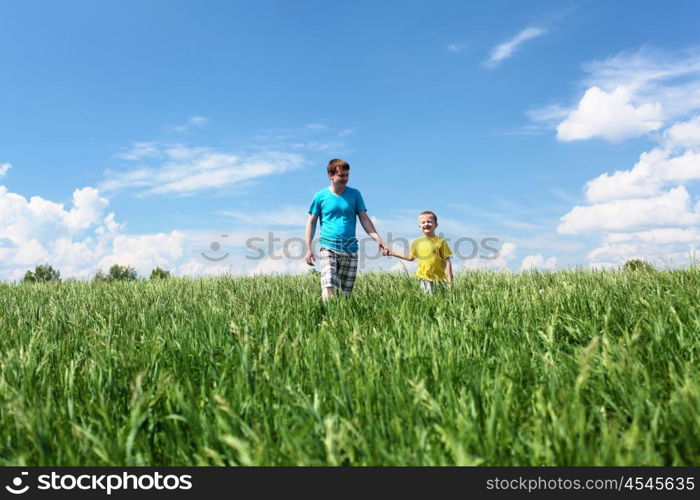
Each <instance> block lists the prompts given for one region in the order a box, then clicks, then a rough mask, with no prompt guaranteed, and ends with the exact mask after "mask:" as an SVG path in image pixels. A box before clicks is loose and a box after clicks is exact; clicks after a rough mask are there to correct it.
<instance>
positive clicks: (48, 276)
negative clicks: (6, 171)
mask: <svg viewBox="0 0 700 500" xmlns="http://www.w3.org/2000/svg"><path fill="white" fill-rule="evenodd" d="M622 270H623V271H626V272H652V271H655V270H656V268H655V267H654V266H653V265H651V264H650V263H648V262H646V261H644V260H641V259H631V260H628V261H627V262H625V263H624V265H623V266H622ZM167 278H170V271H166V270H165V269H161V268H160V267H156V268H155V269H153V270H152V271H151V275H150V277H149V279H151V280H159V279H167ZM137 279H139V276H138V274H137V273H136V269H134V268H133V267H130V266H120V265H119V264H114V265H113V266H112V267H110V268H109V271H108V272H106V273H105V272H104V271H102V270H101V269H99V270H98V271H97V273H96V274H95V276H94V277H93V278H92V281H95V282H101V283H107V282H111V281H135V280H137ZM52 281H53V282H57V281H61V272H60V271H59V270H58V269H54V268H53V267H52V266H50V265H49V264H42V265H40V266H36V267H35V268H34V271H27V272H26V273H25V274H24V278H22V283H49V282H52Z"/></svg>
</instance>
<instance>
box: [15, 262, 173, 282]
mask: <svg viewBox="0 0 700 500" xmlns="http://www.w3.org/2000/svg"><path fill="white" fill-rule="evenodd" d="M167 278H170V271H166V270H165V269H161V268H160V267H156V268H155V269H153V270H152V271H151V276H150V277H149V279H152V280H158V279H167ZM137 279H139V276H138V274H137V273H136V269H134V268H133V267H130V266H120V265H119V264H114V265H113V266H112V267H110V268H109V271H107V272H106V273H105V272H104V271H102V270H101V269H99V270H98V271H97V273H96V274H95V276H94V277H93V278H92V281H94V282H99V283H106V282H111V281H135V280H137ZM59 281H61V272H60V271H59V270H58V269H54V268H53V267H52V266H51V265H49V264H42V265H40V266H36V267H35V268H34V270H33V271H31V270H30V271H27V272H26V273H24V278H22V283H49V282H59Z"/></svg>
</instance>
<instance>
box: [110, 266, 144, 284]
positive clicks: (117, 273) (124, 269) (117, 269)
mask: <svg viewBox="0 0 700 500" xmlns="http://www.w3.org/2000/svg"><path fill="white" fill-rule="evenodd" d="M136 277H137V276H136V269H134V268H133V267H128V266H120V265H119V264H114V265H113V266H112V267H110V268H109V280H110V281H134V280H135V279H136Z"/></svg>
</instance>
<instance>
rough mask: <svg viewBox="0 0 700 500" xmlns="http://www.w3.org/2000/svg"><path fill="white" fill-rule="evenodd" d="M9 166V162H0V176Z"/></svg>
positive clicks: (10, 166) (2, 175)
mask: <svg viewBox="0 0 700 500" xmlns="http://www.w3.org/2000/svg"><path fill="white" fill-rule="evenodd" d="M11 168H12V164H11V163H0V177H4V176H5V175H6V174H7V171H8V170H10V169H11Z"/></svg>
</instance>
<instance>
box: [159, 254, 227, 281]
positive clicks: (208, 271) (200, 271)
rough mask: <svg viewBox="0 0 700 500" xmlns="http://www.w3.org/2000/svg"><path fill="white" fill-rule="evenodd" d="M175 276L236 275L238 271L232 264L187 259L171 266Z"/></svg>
mask: <svg viewBox="0 0 700 500" xmlns="http://www.w3.org/2000/svg"><path fill="white" fill-rule="evenodd" d="M173 274H174V275H175V276H186V277H195V276H236V275H237V274H238V273H237V272H236V269H235V268H234V267H233V266H232V265H222V264H207V263H205V262H203V261H202V260H201V259H196V258H195V259H189V260H187V261H185V262H183V263H182V264H180V265H178V266H177V267H175V268H173Z"/></svg>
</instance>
